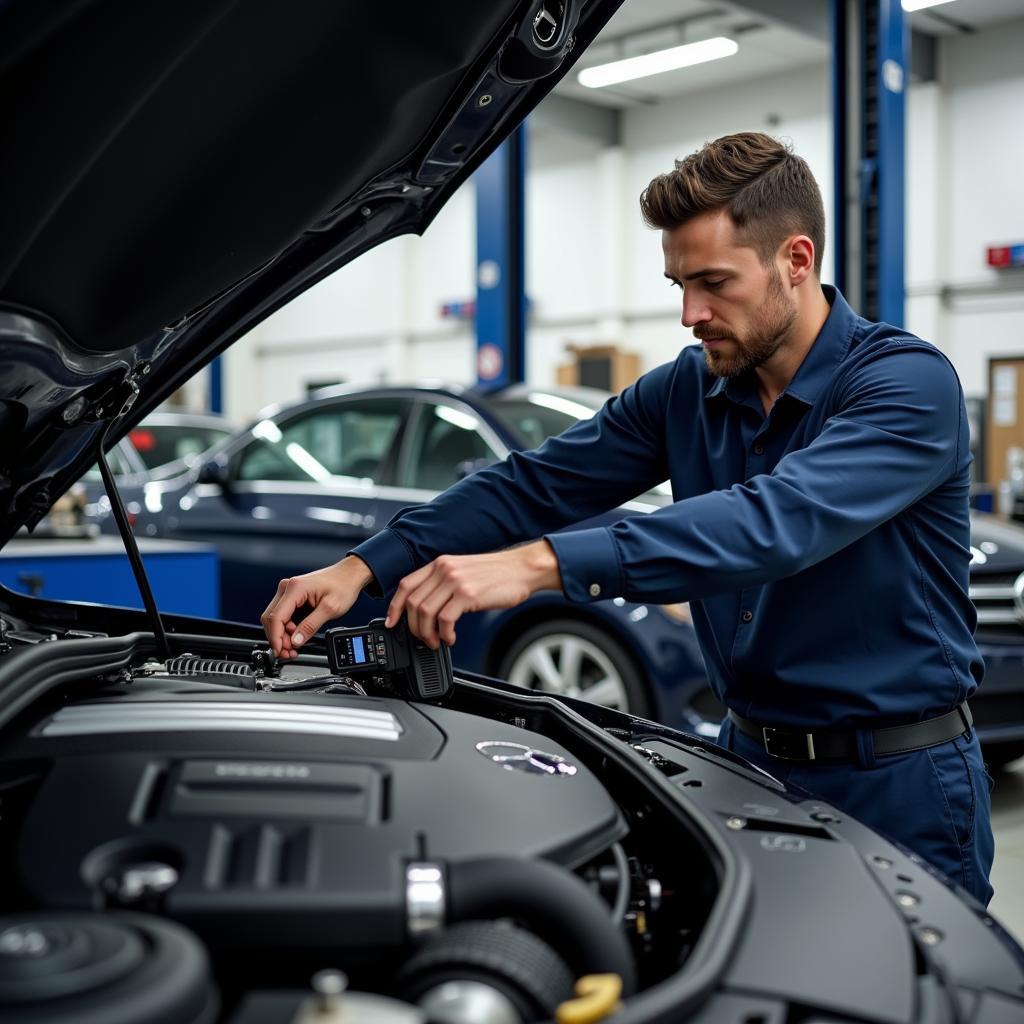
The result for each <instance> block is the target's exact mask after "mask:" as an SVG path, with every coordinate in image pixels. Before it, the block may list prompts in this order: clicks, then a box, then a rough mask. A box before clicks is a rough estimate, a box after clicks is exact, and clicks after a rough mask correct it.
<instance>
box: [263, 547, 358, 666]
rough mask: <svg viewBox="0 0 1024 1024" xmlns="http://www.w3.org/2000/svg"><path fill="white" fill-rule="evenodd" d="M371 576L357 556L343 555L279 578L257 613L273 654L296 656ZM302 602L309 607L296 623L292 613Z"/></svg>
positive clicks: (350, 602) (346, 607) (345, 607)
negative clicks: (324, 564) (271, 595)
mask: <svg viewBox="0 0 1024 1024" xmlns="http://www.w3.org/2000/svg"><path fill="white" fill-rule="evenodd" d="M372 579H373V573H371V572H370V569H369V567H368V566H367V564H366V563H365V562H364V561H363V560H362V559H361V558H359V557H358V556H357V555H346V557H345V558H343V559H342V560H341V561H340V562H336V563H335V564H334V565H329V566H327V567H326V568H325V569H317V570H316V572H308V573H306V575H305V576H293V577H292V578H291V579H288V580H281V582H280V583H279V584H278V585H277V593H276V594H275V595H274V600H273V601H271V602H270V604H268V605H267V610H266V611H265V612H264V613H263V614H262V615H261V616H260V622H261V623H262V624H263V629H264V631H265V632H266V634H267V639H268V640H269V641H270V646H271V648H272V650H273V651H274V653H275V654H276V655H277V656H278V657H279V658H285V659H287V658H296V657H298V654H299V651H298V648H300V647H301V646H302V645H303V644H304V643H305V642H306V641H307V640H308V639H309V638H310V637H311V636H312V635H313V634H314V633H315V632H316V631H317V630H318V629H319V628H320V627H321V626H322V625H323V624H324V623H325V622H330V621H331V619H336V618H338V617H339V616H342V615H344V614H345V612H347V611H348V610H349V608H351V607H352V605H354V604H355V603H356V598H357V597H359V592H360V591H361V590H362V589H363V587H365V586H366V584H367V583H369V582H370V580H372ZM305 604H308V605H311V606H312V608H313V610H312V611H311V612H310V613H309V615H307V616H306V618H304V619H303V620H302V621H301V622H300V623H299V624H298V625H296V624H295V623H294V622H293V621H292V616H293V615H294V614H295V609H296V608H301V607H302V606H303V605H305Z"/></svg>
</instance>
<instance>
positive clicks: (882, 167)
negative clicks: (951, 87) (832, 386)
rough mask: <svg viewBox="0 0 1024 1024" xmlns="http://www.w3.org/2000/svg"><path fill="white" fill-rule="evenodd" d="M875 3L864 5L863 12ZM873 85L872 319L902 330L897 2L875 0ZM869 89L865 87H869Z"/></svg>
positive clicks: (903, 79)
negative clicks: (874, 269) (875, 239)
mask: <svg viewBox="0 0 1024 1024" xmlns="http://www.w3.org/2000/svg"><path fill="white" fill-rule="evenodd" d="M874 7H875V4H868V5H866V8H867V9H868V10H870V9H872V8H874ZM875 33H876V36H877V39H876V40H871V39H870V38H869V42H868V47H867V48H870V47H871V44H872V43H874V45H875V46H876V47H877V55H876V58H875V61H874V69H873V71H872V73H873V75H874V83H873V86H874V88H875V89H876V90H877V92H878V100H877V106H878V119H877V121H878V125H877V131H878V142H877V146H876V147H875V162H876V175H877V179H878V181H877V185H876V192H877V197H878V204H877V209H878V221H877V229H878V277H877V297H876V301H877V319H878V320H883V321H885V322H886V323H890V324H895V325H897V326H902V325H903V322H904V317H903V292H904V276H905V267H904V257H903V235H904V231H905V227H906V225H905V216H906V214H905V209H904V190H905V177H906V167H905V164H906V161H905V149H906V138H905V134H906V133H905V109H906V84H907V81H908V77H909V67H910V61H909V52H908V48H907V44H908V41H909V38H910V34H909V33H908V32H907V31H906V15H904V13H903V8H902V6H901V5H900V0H877V24H876V25H875ZM869 88H870V85H869Z"/></svg>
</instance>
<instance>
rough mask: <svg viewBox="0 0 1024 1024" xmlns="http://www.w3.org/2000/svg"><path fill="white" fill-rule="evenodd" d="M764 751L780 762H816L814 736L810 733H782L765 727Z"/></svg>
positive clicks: (763, 731)
mask: <svg viewBox="0 0 1024 1024" xmlns="http://www.w3.org/2000/svg"><path fill="white" fill-rule="evenodd" d="M761 735H762V737H763V743H764V749H765V751H766V752H767V753H769V754H770V755H771V756H772V757H777V758H779V760H780V761H814V760H815V754H814V735H813V734H812V733H809V732H782V731H781V730H779V729H772V728H770V727H769V726H767V725H766V726H764V727H763V728H762V729H761Z"/></svg>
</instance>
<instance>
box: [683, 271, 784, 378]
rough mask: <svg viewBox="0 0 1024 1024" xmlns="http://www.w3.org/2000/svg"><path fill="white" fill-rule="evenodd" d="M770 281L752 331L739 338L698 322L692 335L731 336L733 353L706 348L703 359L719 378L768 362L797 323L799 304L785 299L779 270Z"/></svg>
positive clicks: (701, 338) (698, 336) (701, 336)
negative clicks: (797, 306) (792, 303)
mask: <svg viewBox="0 0 1024 1024" xmlns="http://www.w3.org/2000/svg"><path fill="white" fill-rule="evenodd" d="M773 271H774V273H772V275H771V277H770V278H769V281H768V294H767V295H766V296H765V300H764V303H763V305H762V306H761V308H760V309H759V310H758V311H757V313H756V314H755V316H754V318H753V319H752V321H751V324H750V334H749V335H748V336H747V337H746V338H738V337H736V335H735V334H728V333H724V332H722V331H721V330H716V329H715V328H713V327H710V326H708V325H707V324H697V326H696V327H694V329H693V335H694V337H695V338H698V339H699V340H704V338H729V339H731V340H732V341H733V342H734V343H735V348H734V350H733V351H732V352H730V353H728V354H727V353H725V352H716V351H714V350H713V349H710V348H705V349H704V362H705V363H706V364H707V368H708V370H709V372H710V373H712V374H713V375H714V376H716V377H738V376H740V374H743V373H746V372H747V371H748V370H753V369H754V368H755V367H757V366H761V365H762V363H765V362H767V361H768V360H769V359H771V357H772V356H773V355H775V353H776V352H777V351H778V350H779V346H780V345H781V344H782V343H783V341H785V339H786V335H787V334H789V331H790V329H791V328H792V326H793V324H794V323H795V322H796V316H797V314H796V306H794V305H791V304H790V303H789V302H787V300H786V293H785V292H784V291H783V290H782V279H781V278H780V277H779V272H778V270H777V269H775V268H773Z"/></svg>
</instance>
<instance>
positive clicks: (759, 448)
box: [754, 444, 764, 455]
mask: <svg viewBox="0 0 1024 1024" xmlns="http://www.w3.org/2000/svg"><path fill="white" fill-rule="evenodd" d="M754 454H755V455H764V445H763V444H755V445H754Z"/></svg>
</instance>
